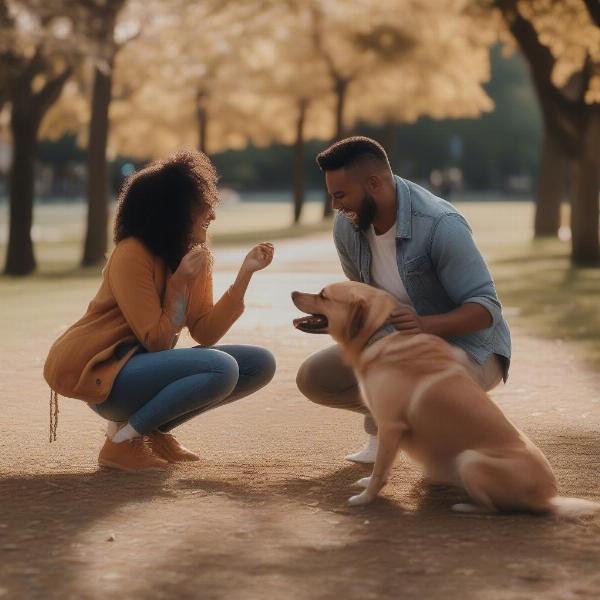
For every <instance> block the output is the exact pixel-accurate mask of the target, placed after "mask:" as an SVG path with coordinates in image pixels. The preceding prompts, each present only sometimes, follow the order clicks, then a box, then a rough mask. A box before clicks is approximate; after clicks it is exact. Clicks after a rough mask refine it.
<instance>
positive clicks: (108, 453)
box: [98, 436, 169, 472]
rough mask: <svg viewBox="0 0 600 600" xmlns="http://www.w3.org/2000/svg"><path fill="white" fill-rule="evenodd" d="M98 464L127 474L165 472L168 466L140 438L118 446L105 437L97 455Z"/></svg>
mask: <svg viewBox="0 0 600 600" xmlns="http://www.w3.org/2000/svg"><path fill="white" fill-rule="evenodd" d="M98 464H99V465H100V466H101V467H110V468H112V469H119V470H121V471H129V472H138V471H165V470H166V469H167V467H168V466H169V463H168V462H167V461H166V460H163V459H162V458H160V457H159V456H156V455H155V454H153V452H152V449H151V448H150V445H149V444H148V442H147V440H146V439H145V438H144V437H142V436H140V437H136V438H134V439H132V440H129V441H127V442H120V443H119V444H117V443H115V442H113V441H112V440H111V439H110V438H108V437H107V438H106V441H105V442H104V446H102V450H100V454H99V455H98Z"/></svg>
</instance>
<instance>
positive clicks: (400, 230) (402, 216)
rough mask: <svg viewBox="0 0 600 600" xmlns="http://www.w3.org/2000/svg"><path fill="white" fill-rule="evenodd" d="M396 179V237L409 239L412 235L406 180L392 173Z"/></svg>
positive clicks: (410, 201) (410, 210)
mask: <svg viewBox="0 0 600 600" xmlns="http://www.w3.org/2000/svg"><path fill="white" fill-rule="evenodd" d="M394 180H395V181H396V206H397V210H398V212H397V214H396V239H404V240H410V239H411V237H412V200H411V197H410V189H409V187H408V185H406V181H404V179H402V178H401V177H398V175H394Z"/></svg>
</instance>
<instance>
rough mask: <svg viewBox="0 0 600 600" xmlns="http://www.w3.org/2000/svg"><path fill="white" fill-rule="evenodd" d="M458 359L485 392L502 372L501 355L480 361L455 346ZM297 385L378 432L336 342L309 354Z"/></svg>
mask: <svg viewBox="0 0 600 600" xmlns="http://www.w3.org/2000/svg"><path fill="white" fill-rule="evenodd" d="M455 348H456V350H457V352H458V355H459V356H460V359H461V361H462V362H463V364H464V365H465V367H467V370H468V371H469V373H471V376H472V377H473V378H474V379H475V381H477V382H478V383H479V385H480V386H481V387H482V389H483V390H484V391H486V392H488V391H490V390H492V389H493V388H495V387H496V386H497V385H498V384H499V383H500V382H501V381H502V375H503V364H502V359H501V358H500V357H499V356H498V355H496V354H493V355H492V356H491V357H490V358H489V359H488V360H487V361H486V362H485V363H484V364H482V365H480V364H479V363H477V362H476V361H475V360H474V359H472V358H471V357H470V356H469V355H468V354H467V353H466V352H465V351H464V350H462V349H461V348H458V347H456V346H455ZM296 383H297V385H298V389H299V390H300V391H301V392H302V393H303V394H304V395H305V396H306V397H307V398H308V399H309V400H311V401H312V402H315V403H316V404H321V405H323V406H330V407H332V408H344V409H346V410H351V411H354V412H357V413H360V414H362V415H364V427H365V431H366V432H367V433H368V434H371V435H375V434H376V433H377V425H376V424H375V421H374V420H373V417H371V414H370V413H369V409H368V408H367V407H366V406H365V404H364V402H363V401H362V400H361V397H360V391H359V389H358V382H357V381H356V377H355V376H354V372H353V370H352V368H351V367H349V366H348V365H347V364H346V363H344V361H343V360H342V354H341V351H340V348H339V346H337V345H335V346H330V347H329V348H325V349H324V350H319V351H318V352H315V353H314V354H311V355H310V356H309V357H308V358H307V359H306V360H305V361H304V362H303V363H302V365H301V366H300V369H299V370H298V375H297V376H296Z"/></svg>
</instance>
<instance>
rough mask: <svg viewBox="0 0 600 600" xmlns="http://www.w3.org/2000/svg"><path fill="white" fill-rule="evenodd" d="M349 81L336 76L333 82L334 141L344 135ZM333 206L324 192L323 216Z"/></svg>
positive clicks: (330, 210)
mask: <svg viewBox="0 0 600 600" xmlns="http://www.w3.org/2000/svg"><path fill="white" fill-rule="evenodd" d="M349 83H350V82H349V81H348V80H347V79H343V78H338V79H336V82H335V88H334V91H335V139H334V140H333V141H334V142H336V141H339V140H341V139H342V138H343V137H344V135H345V129H344V111H345V108H346V97H347V92H348V85H349ZM332 214H333V207H332V206H331V198H330V197H329V194H327V193H326V194H325V202H324V205H323V218H324V219H326V218H328V217H331V215H332Z"/></svg>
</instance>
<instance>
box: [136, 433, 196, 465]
mask: <svg viewBox="0 0 600 600" xmlns="http://www.w3.org/2000/svg"><path fill="white" fill-rule="evenodd" d="M148 440H149V441H150V447H151V448H152V452H154V454H156V455H157V456H160V457H161V458H164V459H165V460H168V461H169V462H172V463H173V462H184V461H191V460H200V457H199V456H198V455H197V454H195V453H194V452H192V451H191V450H188V449H187V448H186V447H185V446H183V445H182V444H180V443H179V442H178V441H177V440H176V439H175V437H174V436H173V435H171V434H170V433H162V431H153V432H152V433H149V434H148Z"/></svg>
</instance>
